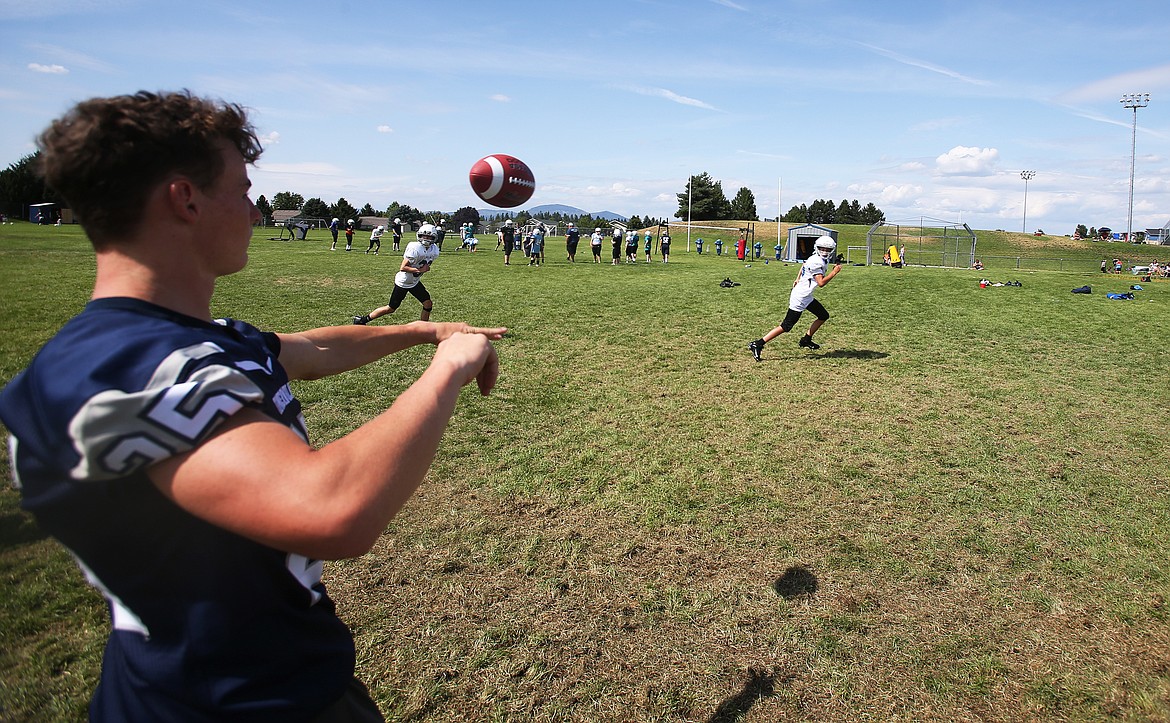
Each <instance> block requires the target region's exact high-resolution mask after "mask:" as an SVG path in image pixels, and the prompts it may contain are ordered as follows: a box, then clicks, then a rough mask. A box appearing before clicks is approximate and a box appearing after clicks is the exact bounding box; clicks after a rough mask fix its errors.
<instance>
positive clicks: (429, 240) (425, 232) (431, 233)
mask: <svg viewBox="0 0 1170 723" xmlns="http://www.w3.org/2000/svg"><path fill="white" fill-rule="evenodd" d="M418 240H419V241H421V242H422V245H423V246H425V247H427V248H430V247H431V244H433V243H435V242H436V241H438V240H439V232H438V231H437V230H435V226H434V224H430V223H424V224H423V225H422V226H419V227H418Z"/></svg>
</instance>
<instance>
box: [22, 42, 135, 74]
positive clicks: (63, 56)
mask: <svg viewBox="0 0 1170 723" xmlns="http://www.w3.org/2000/svg"><path fill="white" fill-rule="evenodd" d="M27 50H28V51H30V52H33V53H36V54H37V55H40V56H42V57H45V58H50V59H52V60H53V61H55V62H56V63H57V64H65V65H67V66H69V67H71V68H75V69H85V70H93V71H96V72H99V73H110V72H113V70H114V66H113V65H111V64H110V63H107V62H105V61H103V60H98V59H97V58H95V57H94V56H92V55H90V54H88V53H81V52H78V51H77V50H74V49H72V48H66V47H62V46H60V45H53V44H50V43H32V44H30V45H28V46H27Z"/></svg>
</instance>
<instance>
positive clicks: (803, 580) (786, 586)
mask: <svg viewBox="0 0 1170 723" xmlns="http://www.w3.org/2000/svg"><path fill="white" fill-rule="evenodd" d="M817 584H818V583H817V576H816V575H814V574H813V572H812V570H809V569H808V568H807V567H805V566H804V565H793V566H792V567H790V568H788V569H787V570H785V571H784V574H783V575H781V576H780V577H778V578H776V582H774V583H772V588H773V589H774V590H775V591H776V594H777V595H779V596H780V597H782V598H784V599H785V600H792V599H794V598H798V597H812V596H813V595H815V594H816V592H817Z"/></svg>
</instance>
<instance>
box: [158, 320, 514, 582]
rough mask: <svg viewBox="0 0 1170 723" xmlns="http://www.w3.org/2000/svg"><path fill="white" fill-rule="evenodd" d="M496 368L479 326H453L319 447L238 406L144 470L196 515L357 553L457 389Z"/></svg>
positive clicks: (308, 549)
mask: <svg viewBox="0 0 1170 723" xmlns="http://www.w3.org/2000/svg"><path fill="white" fill-rule="evenodd" d="M498 373H499V366H498V361H497V358H496V353H495V350H494V349H493V348H492V345H491V343H490V342H489V341H488V339H487V336H485V335H484V334H477V333H473V334H462V333H457V334H454V335H451V336H449V337H448V338H447V339H445V340H444V341H442V342H440V343H439V346H438V348H437V349H436V351H435V356H434V359H433V360H432V361H431V364H430V366H429V367H428V368H427V370H426V371H425V372H424V373H423V375H422V376H421V377H419V379H418V381H416V382H415V383H414V384H412V385H411V386H410V387H409V388H408V389H407V390H406V391H404V392H402V394H400V395H398V398H397V399H396V400H395V401H394V403H393V404H392V405H391V406H390V408H389V409H387V410H386V411H385V412H383V413H382V414H380V415H378V416H377V417H375V418H374V419H372V420H370V421H369V422H367V423H366V424H364V425H362V426H361V427H359V428H358V429H356V430H354V431H353V432H352V433H350V434H348V435H346V436H345V437H343V438H341V439H339V440H337V441H335V442H332V443H330V444H327V445H325V446H324V447H322V448H320V449H313V448H312V447H310V446H309V445H308V444H306V443H305V442H304V440H302V439H301V438H300V437H299V436H298V435H297V434H295V433H294V432H292V431H291V430H290V429H289V428H288V427H286V426H284V425H283V424H281V423H279V422H276V421H273V420H272V419H271V418H269V417H266V416H264V415H262V414H261V413H260V412H258V411H255V410H243V411H241V412H239V413H237V414H235V415H234V416H233V417H232V418H231V419H230V420H228V421H227V422H225V423H224V425H223V426H222V427H221V428H220V429H219V430H218V431H217V432H216V434H215V435H214V436H212V437H211V438H210V439H208V440H207V441H206V442H204V443H203V444H201V445H200V446H199V447H197V448H195V449H194V450H192V451H190V452H187V453H185V454H182V455H179V456H177V457H172V458H170V459H168V460H165V461H163V462H160V463H158V464H155V465H153V466H152V467H150V468H149V470H148V474H149V475H150V479H151V481H152V482H153V483H154V485H155V486H156V487H157V488H158V489H159V490H160V491H161V492H162V493H163V494H164V495H166V496H167V497H168V498H169V499H171V500H173V501H174V502H175V503H176V504H177V505H179V506H180V507H182V508H183V509H185V510H186V511H188V512H190V513H191V514H193V515H195V516H196V517H199V518H201V519H203V520H206V521H208V522H210V523H211V524H214V525H217V526H219V527H222V528H224V529H227V530H229V531H231V532H234V533H236V534H239V535H242V536H244V537H247V538H250V539H252V540H255V541H257V542H260V543H262V544H265V545H268V546H270V547H273V548H275V549H278V550H283V551H286V552H292V553H298V554H302V555H305V556H307V557H311V558H314V559H341V558H345V557H353V556H356V555H361V554H363V553H365V552H366V551H368V550H369V549H370V547H371V546H372V545H373V544H374V542H375V541H376V540H377V538H378V536H379V535H380V534H381V533H382V531H383V530H384V529H385V527H386V524H387V523H388V522H389V521H390V519H391V518H392V517H393V516H394V515H395V514H396V513H397V512H398V510H399V509H401V508H402V506H403V505H404V504H405V503H406V501H407V500H408V499H409V498H410V496H411V495H412V494H413V493H414V491H415V489H417V488H418V486H419V484H421V482H422V480H423V478H424V477H425V476H426V472H427V470H428V469H429V468H430V465H431V462H432V460H433V459H434V455H435V450H436V449H438V446H439V441H440V439H441V438H442V435H443V431H444V430H445V429H446V426H447V421H448V420H449V419H450V417H451V414H452V413H453V411H454V409H455V402H456V400H457V399H458V396H459V390H460V389H461V388H462V387H463V386H464V385H466V384H468V383H470V382H471V381H472V380H473V379H474V380H476V382H477V383H478V385H479V389H480V392H481V393H482V394H485V395H486V394H488V393H489V392H490V391H491V389H492V387H493V386H494V385H495V381H496V377H497V375H498Z"/></svg>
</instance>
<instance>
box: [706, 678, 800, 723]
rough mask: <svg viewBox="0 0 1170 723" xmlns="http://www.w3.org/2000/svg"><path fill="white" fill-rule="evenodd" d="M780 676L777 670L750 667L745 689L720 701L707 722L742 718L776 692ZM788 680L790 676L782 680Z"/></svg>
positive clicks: (721, 722)
mask: <svg viewBox="0 0 1170 723" xmlns="http://www.w3.org/2000/svg"><path fill="white" fill-rule="evenodd" d="M778 677H779V673H778V672H777V671H775V670H772V671H763V670H757V669H755V668H749V669H748V679H747V680H746V681H745V682H744V684H743V690H741V691H739V692H738V693H736V694H735V695H733V696H731V697H729V698H726V699H725V700H724V701H723V702H722V703H720V704H719V707H717V708H716V709H715V712H714V713H712V714H711V717H710V718H708V719H707V723H734V721H738V720H741V719H742V718H743V716H745V715H747V712H748V711H749V710H751V708H752V706H753V705H755V704H756V702H757V701H759V700H760V699H761V698H768V697H771V696H773V695H775V694H776V679H777V678H778ZM788 680H790V678H785V679H784V680H783V681H781V682H788Z"/></svg>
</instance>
